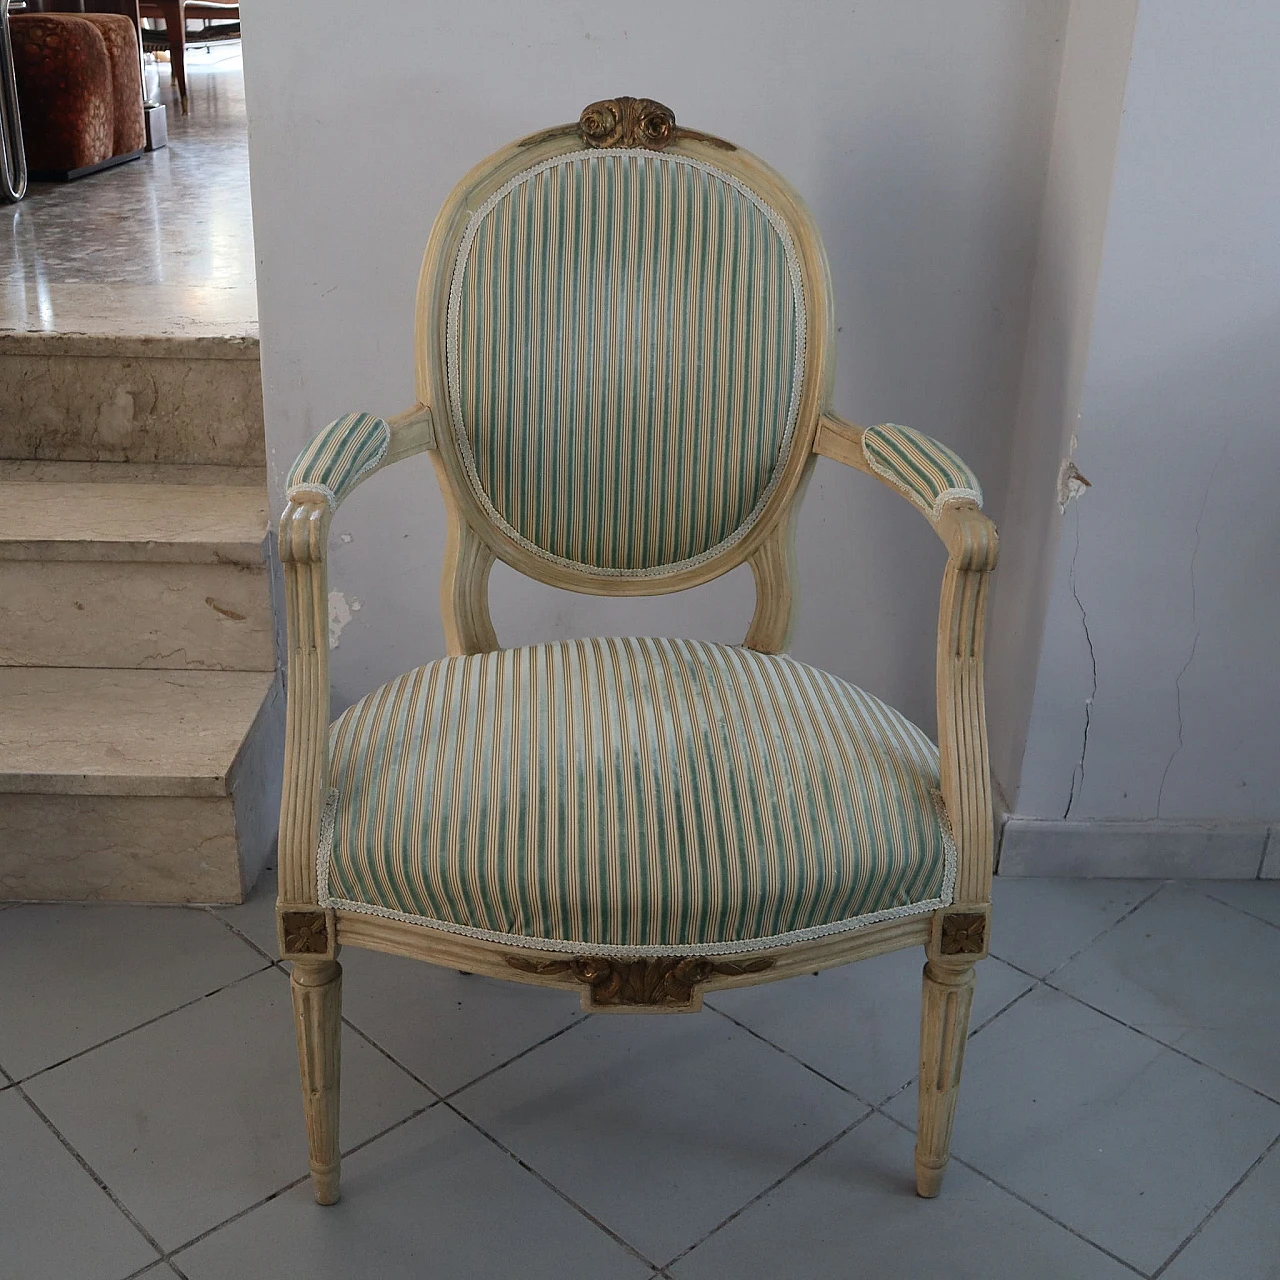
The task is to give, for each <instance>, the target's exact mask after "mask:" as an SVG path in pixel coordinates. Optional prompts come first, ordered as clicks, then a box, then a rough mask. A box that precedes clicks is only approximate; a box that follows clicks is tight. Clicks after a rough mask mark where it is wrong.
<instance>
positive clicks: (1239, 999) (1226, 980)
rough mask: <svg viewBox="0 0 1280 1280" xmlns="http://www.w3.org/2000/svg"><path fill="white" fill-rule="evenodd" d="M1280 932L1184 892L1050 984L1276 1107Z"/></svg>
mask: <svg viewBox="0 0 1280 1280" xmlns="http://www.w3.org/2000/svg"><path fill="white" fill-rule="evenodd" d="M1278 970H1280V929H1277V928H1275V927H1274V926H1273V925H1269V924H1264V923H1263V922H1262V921H1260V920H1256V919H1254V918H1253V917H1252V916H1246V915H1244V914H1242V913H1241V912H1239V911H1236V910H1235V909H1233V908H1232V907H1227V906H1223V905H1222V904H1221V903H1218V902H1214V901H1212V900H1211V899H1209V898H1205V897H1203V896H1202V895H1201V894H1199V893H1196V892H1194V891H1192V890H1191V889H1185V888H1182V887H1180V886H1178V885H1170V886H1168V887H1167V888H1165V889H1163V890H1162V891H1161V892H1160V893H1159V894H1158V895H1157V896H1156V897H1155V898H1154V899H1152V900H1151V901H1150V902H1148V903H1146V904H1145V905H1143V906H1142V907H1141V908H1139V910H1137V911H1135V912H1134V913H1133V915H1131V916H1130V917H1129V918H1128V919H1127V920H1125V921H1123V922H1122V923H1121V924H1119V925H1117V926H1116V928H1114V929H1113V930H1112V931H1111V932H1110V933H1108V934H1107V935H1106V936H1105V937H1104V938H1100V939H1099V940H1098V942H1096V943H1095V944H1094V945H1093V946H1092V947H1090V948H1089V950H1088V951H1086V952H1085V953H1084V954H1083V955H1081V956H1079V957H1078V958H1077V959H1075V960H1073V961H1072V962H1071V963H1070V964H1069V965H1067V966H1065V967H1064V968H1063V969H1061V970H1059V972H1058V973H1057V974H1055V975H1054V977H1053V984H1054V985H1055V986H1058V987H1061V988H1062V989H1063V990H1064V991H1069V992H1070V993H1071V994H1072V995H1075V996H1079V997H1080V999H1081V1000H1084V1001H1086V1002H1087V1003H1089V1004H1091V1005H1095V1006H1096V1007H1097V1008H1099V1009H1102V1010H1104V1011H1105V1012H1107V1013H1109V1014H1111V1015H1112V1016H1113V1017H1116V1018H1119V1019H1120V1020H1121V1021H1122V1022H1126V1023H1128V1024H1129V1025H1130V1026H1132V1027H1137V1028H1138V1030H1140V1031H1145V1032H1146V1033H1147V1034H1148V1035H1150V1036H1154V1037H1155V1038H1156V1039H1157V1040H1160V1041H1162V1042H1163V1043H1165V1044H1169V1045H1173V1046H1175V1047H1176V1048H1179V1049H1182V1050H1183V1051H1184V1052H1185V1053H1189V1054H1190V1055H1191V1056H1192V1057H1193V1058H1197V1059H1198V1060H1199V1061H1201V1062H1207V1063H1209V1065H1210V1066H1214V1067H1217V1068H1218V1070H1219V1071H1222V1072H1224V1073H1225V1074H1226V1075H1229V1076H1231V1078H1232V1079H1234V1080H1239V1081H1241V1082H1243V1083H1244V1084H1247V1085H1250V1086H1252V1087H1253V1088H1255V1089H1261V1090H1262V1091H1263V1092H1264V1093H1266V1094H1268V1095H1269V1096H1270V1097H1272V1098H1276V1099H1280V992H1278V991H1277V987H1276V973H1277V971H1278Z"/></svg>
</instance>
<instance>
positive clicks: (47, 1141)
mask: <svg viewBox="0 0 1280 1280" xmlns="http://www.w3.org/2000/svg"><path fill="white" fill-rule="evenodd" d="M155 1256H156V1251H155V1250H154V1249H153V1248H152V1247H151V1246H150V1245H149V1244H148V1243H147V1242H146V1241H145V1240H144V1239H143V1238H142V1236H141V1235H139V1233H138V1231H137V1229H136V1228H135V1227H134V1226H133V1224H132V1223H131V1222H130V1221H129V1220H128V1218H126V1217H125V1216H124V1214H122V1213H121V1212H120V1210H119V1209H117V1208H116V1206H115V1205H113V1204H112V1203H111V1201H110V1200H109V1199H108V1198H107V1196H106V1194H105V1193H104V1192H103V1190H102V1188H101V1187H99V1186H98V1184H97V1183H96V1182H94V1180H93V1179H92V1178H91V1177H90V1176H89V1175H88V1174H87V1173H85V1171H84V1170H83V1169H82V1168H81V1167H80V1165H79V1164H78V1163H77V1161H76V1160H75V1158H74V1157H73V1156H72V1155H71V1154H70V1152H68V1151H67V1149H66V1148H65V1147H64V1146H63V1145H62V1143H61V1142H59V1141H58V1139H57V1138H56V1137H55V1136H54V1135H53V1134H52V1133H50V1132H49V1127H48V1126H47V1125H46V1124H45V1123H44V1121H42V1120H41V1119H40V1117H39V1116H38V1115H36V1113H35V1112H34V1111H32V1110H31V1108H30V1107H29V1106H28V1105H27V1103H26V1100H25V1099H24V1098H23V1096H22V1095H21V1093H19V1092H18V1090H17V1089H10V1090H9V1091H8V1092H7V1093H4V1094H2V1095H0V1276H4V1277H6V1280H10V1278H11V1280H121V1278H122V1277H124V1276H131V1275H133V1273H134V1272H135V1271H137V1270H138V1269H139V1268H140V1267H143V1266H145V1265H146V1264H147V1262H148V1261H149V1260H150V1259H152V1258H154V1257H155Z"/></svg>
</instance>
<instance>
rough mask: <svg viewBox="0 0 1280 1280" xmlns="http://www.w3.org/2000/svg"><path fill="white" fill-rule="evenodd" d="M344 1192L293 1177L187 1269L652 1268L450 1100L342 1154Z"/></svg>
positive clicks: (543, 1274) (219, 1276)
mask: <svg viewBox="0 0 1280 1280" xmlns="http://www.w3.org/2000/svg"><path fill="white" fill-rule="evenodd" d="M342 1188H343V1190H342V1199H341V1200H340V1201H339V1202H338V1203H337V1204H336V1205H331V1206H329V1207H327V1208H321V1207H320V1206H319V1205H317V1204H316V1203H315V1202H314V1200H313V1199H312V1197H311V1191H310V1188H309V1187H308V1186H305V1185H304V1186H300V1187H296V1188H295V1189H294V1190H292V1191H290V1192H288V1193H287V1194H285V1195H283V1196H279V1197H277V1198H276V1199H275V1200H272V1201H270V1202H268V1203H267V1204H265V1205H262V1206H261V1207H260V1208H258V1209H255V1210H254V1211H253V1212H252V1213H249V1214H246V1215H245V1216H244V1217H243V1218H240V1219H238V1220H237V1221H235V1222H233V1223H231V1224H230V1225H228V1226H226V1227H224V1228H223V1229H222V1230H220V1231H217V1232H215V1233H214V1234H213V1235H211V1236H209V1237H208V1238H206V1239H205V1240H202V1241H200V1242H199V1243H198V1244H196V1245H194V1246H192V1247H191V1248H190V1249H188V1250H185V1251H184V1252H182V1253H180V1254H178V1255H177V1256H176V1257H175V1259H174V1261H175V1262H176V1263H177V1264H178V1266H179V1267H181V1268H182V1270H183V1272H185V1273H186V1275H187V1276H188V1277H189V1278H190V1280H245V1277H257V1276H275V1275H279V1276H286V1275H287V1276H305V1277H306V1278H307V1280H353V1278H355V1277H361V1278H363V1277H370V1278H371V1280H372V1278H374V1277H376V1280H402V1278H403V1280H410V1278H412V1280H419V1278H420V1277H424V1276H439V1277H442V1280H443V1278H444V1277H451V1278H452V1277H467V1278H468V1280H488V1278H489V1277H492V1278H493V1280H514V1278H515V1277H519V1280H596V1278H597V1277H598V1278H599V1280H643V1277H647V1276H650V1275H652V1271H651V1269H650V1268H649V1267H648V1266H647V1265H645V1263H643V1262H641V1261H640V1260H639V1259H638V1258H636V1257H634V1256H633V1255H632V1254H630V1253H628V1252H627V1251H626V1250H625V1249H623V1248H622V1246H620V1245H619V1244H617V1243H616V1242H615V1241H613V1240H612V1239H610V1238H609V1236H607V1235H606V1234H605V1233H604V1232H603V1231H601V1230H600V1229H599V1228H598V1227H596V1226H595V1225H594V1224H593V1223H591V1222H589V1221H588V1220H587V1219H586V1218H585V1217H583V1215H582V1214H580V1213H579V1212H578V1211H577V1210H576V1209H574V1208H573V1207H572V1206H570V1205H568V1204H566V1203H565V1202H564V1201H563V1200H562V1199H561V1198H560V1197H559V1196H557V1195H556V1194H555V1193H554V1192H553V1191H551V1190H549V1189H548V1188H547V1187H546V1186H544V1185H543V1184H542V1183H541V1182H539V1181H538V1179H537V1178H535V1177H534V1176H533V1175H532V1174H530V1173H528V1172H526V1171H525V1170H524V1169H521V1168H520V1166H519V1165H518V1164H517V1163H516V1162H515V1161H514V1160H512V1159H511V1158H510V1157H509V1156H507V1155H506V1154H505V1153H503V1152H502V1151H500V1150H498V1148H497V1147H495V1146H494V1145H493V1144H492V1143H491V1142H489V1141H488V1140H487V1139H485V1138H483V1137H481V1135H480V1134H478V1133H476V1131H475V1130H474V1129H472V1128H471V1127H470V1126H469V1125H467V1124H466V1123H465V1122H464V1121H462V1120H460V1119H459V1118H458V1117H457V1116H456V1115H454V1114H453V1113H452V1112H451V1111H449V1110H448V1109H447V1108H445V1107H442V1106H438V1107H435V1108H433V1109H432V1110H431V1111H428V1112H427V1113H426V1114H425V1115H423V1116H419V1117H418V1118H417V1119H415V1120H411V1121H410V1122H409V1123H408V1124H406V1125H404V1126H402V1127H401V1128H399V1129H396V1130H394V1131H393V1132H392V1133H389V1134H387V1135H386V1136H385V1137H382V1138H380V1139H378V1141H377V1142H374V1143H372V1144H370V1145H369V1146H368V1147H365V1148H363V1149H362V1150H361V1151H358V1152H356V1153H355V1155H353V1156H349V1157H348V1158H347V1159H346V1160H345V1161H344V1163H343V1171H342Z"/></svg>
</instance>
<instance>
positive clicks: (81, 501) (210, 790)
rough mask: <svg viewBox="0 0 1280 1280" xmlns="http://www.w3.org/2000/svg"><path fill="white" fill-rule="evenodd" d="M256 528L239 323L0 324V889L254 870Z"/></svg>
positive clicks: (130, 889)
mask: <svg viewBox="0 0 1280 1280" xmlns="http://www.w3.org/2000/svg"><path fill="white" fill-rule="evenodd" d="M267 526H268V512H267V499H266V467H265V449H264V442H263V426H262V393H261V381H260V371H259V362H258V344H257V340H256V338H250V337H222V338H218V337H199V338H193V337H174V338H150V337H141V338H139V337H120V338H115V337H111V336H106V335H101V334H93V335H90V334H45V333H0V901H4V900H40V901H47V900H72V901H82V900H89V899H112V900H120V901H130V902H237V901H241V900H242V899H243V897H244V895H245V894H246V893H247V891H248V890H249V888H251V887H252V884H253V881H254V880H255V878H256V876H257V874H258V872H259V871H260V870H261V868H262V866H263V865H264V864H265V862H266V861H267V860H268V858H269V856H270V853H271V850H272V848H273V845H274V835H275V825H276V808H277V805H278V797H279V785H280V769H281V756H282V744H283V719H284V717H283V692H282V689H281V681H280V678H279V675H278V673H277V649H276V637H275V634H274V626H273V621H272V609H271V590H272V571H271V560H270V556H269V554H268V549H269V543H268V534H267ZM122 692H125V693H127V694H128V696H129V697H130V698H131V699H134V700H136V702H137V705H138V706H141V707H146V708H149V709H150V710H149V714H148V719H147V722H146V724H145V725H142V726H140V725H139V724H137V723H135V722H134V720H132V719H131V710H132V708H131V705H130V704H127V703H122V702H120V701H119V700H118V695H120V694H121V693H122ZM113 696H117V701H116V702H114V703H113V702H112V697H113ZM33 697H34V699H35V702H34V704H33V702H32V699H33ZM33 705H34V706H35V707H36V709H37V714H35V715H34V716H33V715H32V707H33ZM131 734H132V735H133V736H132V738H131V736H130V735H131ZM50 735H52V736H50ZM139 743H142V744H144V745H145V748H146V749H145V750H144V751H142V752H141V754H140V755H138V756H137V758H134V756H135V755H136V754H137V753H136V752H135V750H134V749H135V747H137V746H138V744H139ZM131 744H132V745H131ZM193 744H195V747H194V748H193ZM200 744H205V745H209V744H212V745H209V753H208V754H207V758H206V756H201V755H200V750H199V749H195V748H198V747H199V746H200ZM193 749H195V754H194V755H193V754H192V751H193ZM104 750H105V751H106V757H104V756H103V752H104ZM33 755H34V756H37V757H40V759H41V760H42V764H41V765H40V767H38V768H31V767H29V766H30V760H31V758H32V756H33ZM104 758H109V760H111V761H114V763H113V764H111V765H110V767H109V768H108V767H106V766H105V765H104ZM113 770H114V773H113V772H112V771H113ZM175 770H176V772H175Z"/></svg>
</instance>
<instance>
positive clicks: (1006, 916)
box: [991, 876, 1159, 978]
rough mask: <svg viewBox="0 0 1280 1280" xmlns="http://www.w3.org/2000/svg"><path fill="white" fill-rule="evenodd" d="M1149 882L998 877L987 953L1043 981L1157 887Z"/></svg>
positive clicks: (993, 894) (993, 886) (993, 890)
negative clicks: (989, 950) (1048, 974)
mask: <svg viewBox="0 0 1280 1280" xmlns="http://www.w3.org/2000/svg"><path fill="white" fill-rule="evenodd" d="M1158 887H1159V886H1158V883H1157V882H1155V881H1152V880H1057V879H1041V878H1039V877H1032V876H997V877H996V878H995V880H994V881H993V882H992V885H991V952H992V954H993V955H997V956H1000V957H1001V959H1004V960H1008V961H1009V963H1010V964H1016V965H1017V966H1018V968H1020V969H1025V970H1027V972H1028V973H1034V974H1035V975H1036V976H1037V977H1039V978H1043V977H1044V976H1045V975H1046V974H1047V973H1050V972H1052V970H1054V969H1056V968H1057V967H1058V966H1059V965H1060V964H1063V963H1064V962H1065V961H1067V960H1069V959H1071V957H1072V956H1073V955H1075V954H1076V952H1077V951H1081V950H1083V949H1084V948H1085V947H1087V946H1088V945H1089V944H1090V943H1091V942H1092V941H1093V940H1094V939H1095V938H1096V937H1097V936H1098V935H1099V934H1101V933H1103V932H1104V931H1105V930H1107V929H1109V928H1110V927H1111V926H1112V925H1113V924H1115V922H1116V921H1117V920H1119V919H1120V918H1121V917H1122V916H1123V915H1124V914H1125V913H1126V912H1127V911H1132V910H1133V908H1134V907H1136V906H1137V905H1138V903H1140V902H1141V901H1142V900H1143V898H1146V897H1149V896H1150V895H1151V894H1152V893H1153V892H1154V891H1156V889H1157V888H1158Z"/></svg>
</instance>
